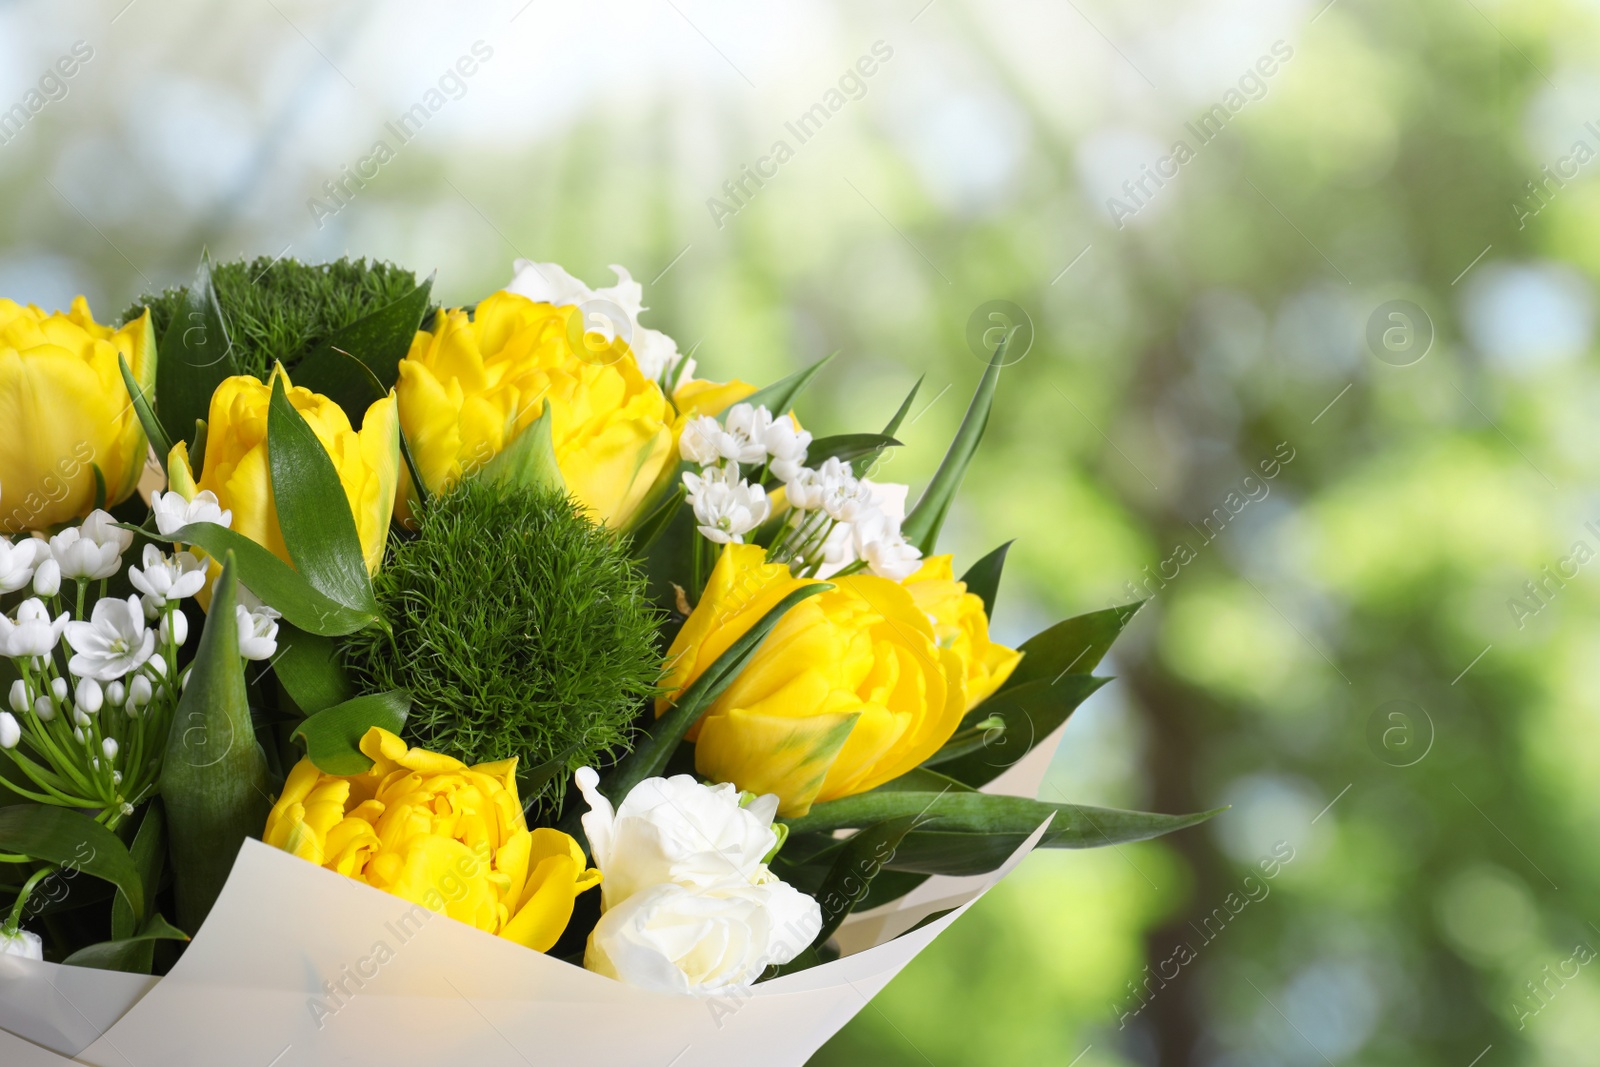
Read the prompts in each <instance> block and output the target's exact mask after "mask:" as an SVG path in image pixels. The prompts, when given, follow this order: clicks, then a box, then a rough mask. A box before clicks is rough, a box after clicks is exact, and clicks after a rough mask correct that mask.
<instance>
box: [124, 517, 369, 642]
mask: <svg viewBox="0 0 1600 1067" xmlns="http://www.w3.org/2000/svg"><path fill="white" fill-rule="evenodd" d="M125 528H131V529H137V527H125ZM139 532H140V533H145V534H149V531H148V530H140V531H139ZM151 536H154V535H151ZM161 540H165V541H172V542H175V543H182V544H186V545H199V546H200V547H201V548H203V549H205V550H206V552H207V553H208V554H209V555H211V556H213V557H215V558H217V559H221V558H222V557H223V555H225V554H227V553H230V552H231V553H233V556H234V559H235V561H236V562H237V564H238V568H239V580H240V581H241V582H243V583H244V584H245V587H246V588H248V589H249V590H250V592H252V593H254V594H255V595H256V596H258V597H260V598H261V599H262V600H263V601H265V602H266V603H268V604H270V605H271V606H272V607H273V608H275V609H276V610H277V611H278V612H280V613H281V614H282V615H283V617H284V618H285V619H286V620H288V622H289V623H290V625H292V626H295V627H297V628H299V629H301V630H305V631H306V632H307V633H314V634H321V635H323V636H324V637H343V636H344V635H346V634H353V633H355V632H356V631H357V630H360V629H363V628H365V627H367V626H371V625H372V624H373V623H375V622H377V621H378V615H377V611H376V607H374V609H373V610H372V611H359V610H357V609H355V608H347V607H345V606H344V605H343V604H340V603H339V602H338V601H335V600H333V599H331V598H330V597H328V596H326V595H324V594H323V593H321V592H319V591H318V590H316V589H314V588H312V586H311V583H310V582H308V581H306V580H305V578H304V577H302V576H301V575H300V574H298V573H296V572H295V570H294V569H293V568H292V567H290V566H289V565H288V564H287V563H285V562H283V560H281V559H279V558H278V557H277V556H274V555H273V554H272V553H271V552H268V551H267V550H266V549H265V548H263V547H261V546H260V545H258V544H256V543H255V542H254V541H252V540H250V538H248V537H246V536H244V535H243V534H241V533H237V532H235V531H233V530H230V529H228V528H227V527H225V526H218V525H217V524H216V523H214V522H196V523H191V524H190V525H188V526H185V527H184V528H183V529H181V530H178V531H176V532H175V533H173V534H172V536H171V537H165V538H161Z"/></svg>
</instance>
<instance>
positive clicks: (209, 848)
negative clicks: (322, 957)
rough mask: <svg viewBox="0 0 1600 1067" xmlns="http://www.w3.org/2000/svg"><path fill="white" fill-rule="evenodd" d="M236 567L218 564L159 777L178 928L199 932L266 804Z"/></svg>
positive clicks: (230, 561) (257, 829) (226, 560)
mask: <svg viewBox="0 0 1600 1067" xmlns="http://www.w3.org/2000/svg"><path fill="white" fill-rule="evenodd" d="M238 586H239V580H238V564H237V562H236V561H235V558H234V556H233V554H232V553H228V554H227V555H225V556H223V558H222V574H221V575H220V576H219V577H218V578H217V582H216V585H215V586H213V587H212V591H211V609H210V611H208V612H207V613H206V625H205V629H204V630H203V631H202V632H201V634H200V646H199V648H198V649H197V650H196V652H195V657H194V662H193V663H192V664H191V665H190V668H189V681H188V683H187V685H186V686H185V687H184V690H183V695H182V696H181V697H179V699H178V707H177V709H176V711H175V712H174V714H173V719H172V731H171V733H170V734H169V735H168V737H167V754H166V760H165V762H164V763H163V764H162V769H161V796H162V801H163V803H164V804H165V805H166V809H167V829H168V831H169V836H170V837H171V842H172V844H171V859H172V873H173V888H174V890H175V892H176V894H177V898H178V921H179V923H180V924H181V925H183V926H184V927H186V928H187V929H190V930H198V929H200V924H201V923H202V922H204V921H205V917H206V914H207V913H208V912H210V911H211V905H212V904H214V903H215V902H216V899H217V896H218V894H220V893H221V892H222V885H223V883H224V882H225V881H227V878H228V871H229V870H230V869H231V868H232V867H233V860H234V856H235V855H236V854H237V853H238V851H239V846H240V845H241V844H243V842H244V839H245V838H246V837H251V836H256V835H259V834H260V833H261V829H262V827H263V826H264V825H265V824H266V817H267V808H268V806H269V804H270V798H269V797H268V794H267V758H266V755H265V753H263V752H262V751H261V746H260V745H259V744H257V743H256V735H255V729H254V728H253V727H252V725H251V722H250V701H249V699H248V697H247V695H246V692H245V681H244V660H243V659H241V658H240V656H239V629H238V622H237V619H236V618H235V616H234V606H235V605H236V604H237V603H238Z"/></svg>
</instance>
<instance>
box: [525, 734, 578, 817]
mask: <svg viewBox="0 0 1600 1067" xmlns="http://www.w3.org/2000/svg"><path fill="white" fill-rule="evenodd" d="M582 747H583V746H582V745H568V746H567V747H566V748H565V749H564V750H562V751H560V752H557V753H556V754H555V755H554V756H551V757H550V758H549V759H547V760H545V761H544V762H543V763H540V764H536V765H534V766H532V767H529V768H528V769H527V770H525V771H524V770H519V771H518V772H517V792H518V794H519V795H520V796H521V797H522V807H523V810H524V811H526V810H527V809H528V807H529V806H530V805H532V804H533V802H534V801H535V800H536V799H538V797H539V794H541V793H543V792H544V788H545V786H547V785H549V784H550V783H551V782H552V781H554V780H555V779H556V778H558V777H560V776H561V775H564V774H566V773H567V761H568V760H569V759H571V758H572V757H573V756H574V755H575V754H576V753H577V752H578V750H579V749H581V748H582Z"/></svg>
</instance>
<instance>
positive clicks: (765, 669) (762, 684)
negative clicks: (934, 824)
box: [657, 545, 967, 815]
mask: <svg viewBox="0 0 1600 1067" xmlns="http://www.w3.org/2000/svg"><path fill="white" fill-rule="evenodd" d="M813 581H814V579H808V578H796V577H794V575H793V574H792V573H791V572H790V571H789V568H788V567H787V566H785V565H783V564H774V563H768V562H766V550H765V549H763V548H761V547H760V546H757V545H728V546H727V547H726V548H725V549H723V552H722V556H721V557H720V558H719V559H718V561H717V565H716V567H715V568H714V569H713V571H712V573H711V580H710V581H709V582H708V583H707V585H706V589H705V593H704V594H703V596H702V598H701V601H700V603H699V605H698V606H697V607H696V608H695V609H694V611H693V612H692V613H691V614H690V616H689V618H688V620H687V621H686V622H685V623H684V625H683V629H682V630H680V631H679V632H678V636H677V638H676V639H675V640H674V641H673V643H672V648H671V649H670V650H669V652H668V654H667V664H668V669H667V676H666V681H665V683H664V684H665V688H666V689H667V690H668V691H669V694H670V695H669V697H666V698H663V699H662V700H661V701H660V702H659V704H658V706H657V712H658V713H659V712H661V711H664V710H665V709H666V706H667V704H668V703H669V702H670V699H671V698H672V697H675V696H676V694H677V693H678V692H680V691H681V690H682V689H683V688H684V687H686V686H688V685H689V684H690V683H691V682H693V681H694V680H695V679H696V678H698V677H699V676H700V674H701V672H703V671H704V670H705V669H706V668H707V667H709V666H710V665H711V664H712V663H713V662H715V660H716V658H717V657H718V656H720V655H721V654H722V653H723V652H725V651H726V650H727V649H728V646H729V645H731V644H733V642H734V641H736V640H738V638H739V637H741V636H742V635H743V634H745V633H746V632H747V631H748V630H749V629H750V628H751V627H752V626H753V625H754V624H755V623H756V622H757V621H758V620H759V619H760V618H761V617H762V616H763V615H765V614H766V613H767V611H768V610H770V609H771V608H772V607H773V606H774V605H775V604H777V602H778V601H779V600H781V599H783V597H785V596H787V595H788V594H789V593H790V592H792V591H794V590H795V589H798V588H800V587H801V586H804V585H808V584H811V583H812V582H813ZM832 584H833V585H834V586H835V587H836V588H834V589H833V590H830V591H829V592H825V593H820V594H817V595H815V596H813V597H811V598H810V599H807V600H804V601H801V602H800V603H799V604H797V605H796V606H795V607H793V608H791V609H790V610H789V612H788V613H787V614H786V615H784V617H783V619H782V620H781V621H780V622H779V623H778V625H777V626H776V627H774V628H773V630H772V632H771V633H770V634H769V635H768V636H767V639H766V641H765V642H763V644H762V646H761V648H760V650H759V651H757V652H756V654H755V655H754V656H753V657H752V658H751V660H750V661H749V663H747V664H746V665H745V668H744V670H743V671H741V672H740V674H739V676H738V677H737V678H735V679H734V681H733V683H732V684H731V685H729V686H728V688H727V689H725V690H724V691H723V693H722V695H721V696H719V697H718V698H717V700H716V701H715V702H714V703H713V704H712V705H711V706H710V708H708V709H707V711H706V713H705V715H704V716H702V717H701V719H700V721H699V722H698V723H697V724H696V744H695V769H696V770H698V771H699V772H700V774H701V775H703V776H704V777H706V778H710V779H712V780H714V781H719V782H733V783H734V784H735V785H737V786H738V787H739V788H740V789H743V790H748V791H749V792H752V793H758V794H759V793H776V794H777V795H778V798H779V808H778V810H779V812H780V813H781V814H783V815H803V814H805V813H806V812H807V811H808V810H810V807H811V805H812V804H813V803H814V802H817V801H823V800H833V799H835V798H838V797H844V796H850V795H852V794H854V793H861V792H865V791H866V790H868V789H872V788H875V787H876V786H879V785H882V784H883V783H884V782H887V781H890V780H891V779H894V778H898V777H899V776H900V775H902V774H904V773H906V772H907V771H909V770H911V769H912V768H914V767H916V766H917V765H918V764H919V763H921V762H922V761H923V760H925V759H927V758H928V757H929V756H931V755H933V754H934V752H936V751H938V749H939V746H941V745H942V744H944V742H945V741H946V740H948V739H949V737H950V735H951V734H952V733H954V732H955V729H956V727H957V726H958V725H959V724H960V722H961V717H962V715H963V714H965V712H966V710H967V700H966V692H965V679H966V669H965V666H964V664H963V663H962V661H961V659H960V657H959V656H958V655H957V653H956V652H955V651H953V650H952V649H950V648H943V647H941V646H940V643H939V641H938V638H937V635H936V633H935V629H934V625H933V623H932V622H930V621H929V619H928V617H927V615H925V614H924V613H923V612H922V610H921V609H919V608H918V606H917V604H916V602H915V601H914V600H913V599H912V596H911V594H910V593H908V592H907V591H906V589H905V588H903V587H902V586H900V585H898V584H897V583H895V582H891V581H889V580H887V579H884V578H878V577H874V576H872V575H866V574H857V575H851V576H849V577H845V578H836V579H832Z"/></svg>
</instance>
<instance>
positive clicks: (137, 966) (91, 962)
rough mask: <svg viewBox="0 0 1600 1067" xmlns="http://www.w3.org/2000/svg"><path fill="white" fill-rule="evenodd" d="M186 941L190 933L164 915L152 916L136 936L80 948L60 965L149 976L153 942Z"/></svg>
mask: <svg viewBox="0 0 1600 1067" xmlns="http://www.w3.org/2000/svg"><path fill="white" fill-rule="evenodd" d="M187 940H189V935H188V934H186V933H184V932H183V931H182V930H180V929H178V928H177V927H176V926H173V925H172V924H171V923H169V922H167V920H165V919H163V918H162V917H161V916H159V915H152V916H150V920H149V922H147V923H145V925H144V929H142V930H140V931H139V932H138V933H137V934H134V935H133V936H131V937H124V938H117V939H116V940H112V941H101V942H100V943H98V944H94V945H89V946H87V947H85V948H80V949H79V950H78V951H76V952H74V953H73V954H72V955H70V956H68V957H67V958H66V959H64V960H62V961H61V962H62V963H66V964H70V965H72V966H74V967H97V968H99V969H100V970H103V971H129V972H132V973H134V974H149V973H150V962H149V961H150V956H151V952H150V950H151V944H152V942H155V941H187Z"/></svg>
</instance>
